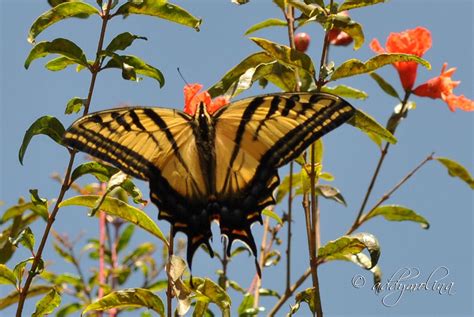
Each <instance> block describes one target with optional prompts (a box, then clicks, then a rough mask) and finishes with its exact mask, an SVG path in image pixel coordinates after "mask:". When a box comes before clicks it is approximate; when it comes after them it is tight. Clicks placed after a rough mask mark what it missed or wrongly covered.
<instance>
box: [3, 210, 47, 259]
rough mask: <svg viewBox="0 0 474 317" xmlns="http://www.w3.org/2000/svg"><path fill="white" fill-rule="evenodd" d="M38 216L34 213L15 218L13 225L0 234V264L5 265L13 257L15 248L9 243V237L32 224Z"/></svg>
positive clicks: (14, 235)
mask: <svg viewBox="0 0 474 317" xmlns="http://www.w3.org/2000/svg"><path fill="white" fill-rule="evenodd" d="M37 218H38V215H37V214H35V213H32V214H29V215H27V216H25V217H21V216H16V217H15V218H14V220H13V223H12V224H11V225H10V226H8V227H7V228H5V229H4V230H3V232H0V263H6V262H7V261H8V260H9V259H10V258H11V257H12V255H13V253H14V252H15V250H16V247H15V246H14V245H13V244H12V243H11V241H10V240H11V239H10V237H16V236H17V235H18V233H19V232H20V231H22V230H23V229H24V228H26V227H27V226H29V225H30V224H32V223H33V222H34V221H35V220H36V219H37Z"/></svg>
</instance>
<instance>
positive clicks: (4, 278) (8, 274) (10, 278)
mask: <svg viewBox="0 0 474 317" xmlns="http://www.w3.org/2000/svg"><path fill="white" fill-rule="evenodd" d="M16 282H17V280H16V277H15V274H13V271H12V270H10V269H9V268H8V267H7V266H6V265H4V264H0V284H11V285H13V286H16Z"/></svg>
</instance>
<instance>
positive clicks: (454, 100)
mask: <svg viewBox="0 0 474 317" xmlns="http://www.w3.org/2000/svg"><path fill="white" fill-rule="evenodd" d="M447 66H448V64H447V63H444V64H443V68H442V69H441V74H440V75H439V76H438V77H435V78H431V79H430V80H428V81H427V82H426V83H424V84H421V85H420V86H418V87H416V88H415V90H413V93H414V94H415V95H417V96H420V97H430V98H433V99H443V100H444V102H446V103H447V104H448V107H449V110H451V111H453V112H454V111H455V110H456V108H459V109H461V110H464V111H474V101H472V100H470V99H468V98H466V97H464V96H463V95H461V96H456V95H454V94H453V89H454V88H455V87H456V86H458V85H459V84H460V83H461V82H460V81H453V80H452V79H451V77H452V76H453V74H454V72H455V71H456V68H455V67H453V68H450V69H448V70H446V68H447Z"/></svg>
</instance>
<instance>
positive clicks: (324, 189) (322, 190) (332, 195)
mask: <svg viewBox="0 0 474 317" xmlns="http://www.w3.org/2000/svg"><path fill="white" fill-rule="evenodd" d="M316 194H317V195H321V196H323V197H324V198H327V199H331V200H334V201H335V202H337V203H339V204H342V205H344V206H346V207H347V203H346V200H345V199H344V197H343V196H342V194H341V192H340V191H339V189H337V188H336V187H333V186H330V185H317V186H316Z"/></svg>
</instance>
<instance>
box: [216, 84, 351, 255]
mask: <svg viewBox="0 0 474 317" xmlns="http://www.w3.org/2000/svg"><path fill="white" fill-rule="evenodd" d="M353 114H354V108H353V107H352V106H351V105H350V104H349V103H347V102H346V101H344V100H343V99H341V98H339V97H337V96H334V95H331V94H325V93H313V94H311V93H282V94H270V95H263V96H257V97H253V98H247V99H243V100H240V101H237V102H235V103H232V104H230V105H229V106H227V107H224V108H221V109H220V110H219V111H217V112H216V113H215V115H214V125H215V131H216V138H215V149H216V162H218V164H219V168H217V169H216V180H215V183H216V185H215V186H216V193H217V196H218V199H220V200H226V201H230V202H231V205H233V206H236V207H234V208H239V207H240V208H241V209H243V211H244V213H243V218H242V217H240V218H239V217H236V216H235V215H232V216H233V218H232V217H231V216H229V217H226V216H225V215H222V214H221V219H220V224H221V232H222V233H223V234H225V235H227V236H228V237H229V240H230V241H232V240H234V239H240V240H242V241H244V242H246V243H247V244H248V245H249V246H250V247H251V248H252V249H253V250H254V251H255V249H256V247H255V243H254V241H253V238H252V235H251V232H250V225H251V224H252V223H253V222H255V221H261V211H262V209H263V208H264V207H265V206H267V205H270V204H273V203H274V199H273V196H272V192H273V190H274V189H275V188H276V186H278V183H279V179H278V174H277V168H278V167H281V166H283V165H285V164H286V163H288V162H289V161H291V160H292V159H294V158H296V157H297V156H299V155H300V154H301V153H302V152H303V151H304V150H305V149H306V148H307V147H308V146H309V145H310V144H311V143H313V142H315V141H316V140H317V139H318V138H320V137H322V136H323V135H324V134H326V133H328V132H330V131H331V130H333V129H335V128H336V127H338V126H339V125H341V124H342V123H344V122H345V121H347V120H348V119H349V118H351V117H352V115H353ZM236 193H239V194H238V195H236ZM239 213H240V210H239ZM237 218H239V219H238V220H237Z"/></svg>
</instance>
